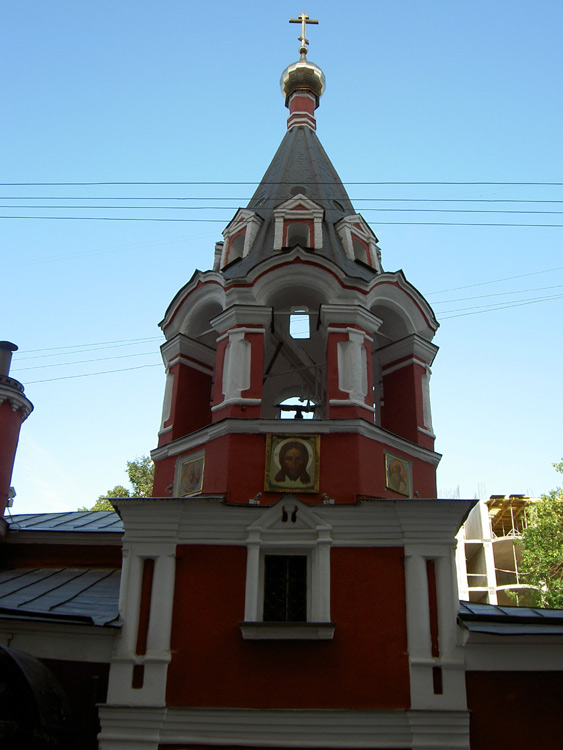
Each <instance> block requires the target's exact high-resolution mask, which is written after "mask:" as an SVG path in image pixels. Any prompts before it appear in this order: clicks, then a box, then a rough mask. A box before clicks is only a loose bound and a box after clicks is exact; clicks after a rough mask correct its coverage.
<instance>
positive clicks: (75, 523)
mask: <svg viewBox="0 0 563 750" xmlns="http://www.w3.org/2000/svg"><path fill="white" fill-rule="evenodd" d="M4 520H5V521H7V523H8V528H9V529H10V530H11V531H17V530H21V531H88V532H101V531H104V532H115V533H117V534H123V522H122V521H121V518H120V517H119V516H118V515H117V513H116V512H115V511H113V510H90V511H69V512H67V513H23V514H20V515H16V516H7V517H6V518H5V519H4Z"/></svg>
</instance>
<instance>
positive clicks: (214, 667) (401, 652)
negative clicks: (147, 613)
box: [166, 545, 410, 709]
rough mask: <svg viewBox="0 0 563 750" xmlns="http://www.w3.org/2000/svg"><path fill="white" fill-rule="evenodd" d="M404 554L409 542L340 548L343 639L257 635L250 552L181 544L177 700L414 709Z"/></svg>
mask: <svg viewBox="0 0 563 750" xmlns="http://www.w3.org/2000/svg"><path fill="white" fill-rule="evenodd" d="M402 558H403V551H402V549H400V548H369V549H368V548H358V549H350V548H335V549H333V550H332V552H331V617H332V620H333V621H334V622H335V623H336V630H335V634H334V639H333V640H332V641H283V640H282V641H247V640H243V638H242V635H241V632H240V630H239V627H238V622H240V621H242V620H243V618H244V600H245V576H246V550H245V549H244V548H241V547H231V546H224V547H217V546H198V545H194V546H191V545H190V546H187V545H184V546H181V547H179V548H178V562H177V574H176V590H175V598H174V620H173V627H172V643H171V650H172V654H173V656H172V661H171V664H170V666H169V670H168V683H167V696H166V700H167V704H168V705H170V706H208V707H213V706H232V707H241V708H251V707H255V708H355V709H360V708H365V709H369V708H379V709H393V708H408V706H409V700H410V699H409V671H408V662H407V632H406V610H405V583H404V570H403V559H402ZM203 571H204V572H205V575H202V572H203Z"/></svg>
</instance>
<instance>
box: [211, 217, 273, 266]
mask: <svg viewBox="0 0 563 750" xmlns="http://www.w3.org/2000/svg"><path fill="white" fill-rule="evenodd" d="M262 221H263V219H261V218H260V216H258V214H255V213H254V211H249V210H248V209H246V208H244V209H239V211H237V213H236V214H235V216H234V218H233V219H232V221H231V222H230V223H229V224H228V225H227V227H226V228H225V230H224V231H223V237H224V238H225V242H224V245H223V247H222V248H221V268H223V267H224V266H225V265H226V264H227V263H229V262H230V261H231V260H234V258H230V257H229V251H230V248H231V243H232V240H233V238H234V237H235V235H238V234H241V233H242V232H244V244H243V247H242V253H241V254H239V255H237V256H236V257H237V258H238V257H243V258H246V256H247V255H248V253H249V252H250V250H251V248H252V245H253V244H254V240H255V239H256V235H257V234H258V230H259V229H260V227H261V225H262Z"/></svg>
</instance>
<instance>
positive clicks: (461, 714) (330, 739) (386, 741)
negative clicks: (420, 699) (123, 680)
mask: <svg viewBox="0 0 563 750" xmlns="http://www.w3.org/2000/svg"><path fill="white" fill-rule="evenodd" d="M99 713H100V720H101V726H102V730H101V733H100V734H99V742H100V744H99V748H100V750H141V749H142V750H157V748H158V745H159V744H162V745H166V744H176V745H182V744H184V745H196V746H197V745H202V744H205V745H220V746H229V745H233V746H248V747H282V748H283V747H285V748H287V747H294V748H342V747H343V746H345V747H347V748H358V750H362V749H363V748H366V749H369V748H374V749H376V748H385V750H390V748H406V747H408V748H412V749H413V750H422V748H426V750H435V749H436V750H437V749H438V748H439V749H442V748H443V750H469V712H468V711H442V710H436V711H413V710H408V709H407V710H400V709H399V710H395V711H378V710H358V711H355V710H350V709H295V708H293V709H267V708H261V709H254V708H250V709H244V708H176V707H170V708H164V707H162V708H159V707H157V706H152V707H146V708H144V709H140V708H135V707H132V706H111V705H106V706H100V708H99Z"/></svg>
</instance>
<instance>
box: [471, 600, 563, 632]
mask: <svg viewBox="0 0 563 750" xmlns="http://www.w3.org/2000/svg"><path fill="white" fill-rule="evenodd" d="M459 620H460V621H461V624H462V625H463V626H464V627H465V628H466V629H467V630H470V631H472V632H477V633H490V634H496V635H563V609H540V608H539V607H501V606H499V605H497V604H481V603H474V602H460V610H459Z"/></svg>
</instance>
